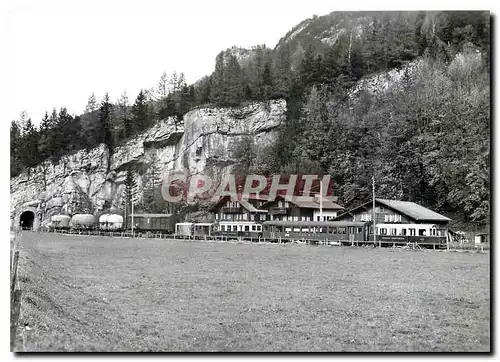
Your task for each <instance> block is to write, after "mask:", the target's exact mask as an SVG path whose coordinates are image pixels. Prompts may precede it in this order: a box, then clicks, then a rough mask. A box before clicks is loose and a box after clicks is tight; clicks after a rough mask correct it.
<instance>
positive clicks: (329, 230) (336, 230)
mask: <svg viewBox="0 0 500 362" xmlns="http://www.w3.org/2000/svg"><path fill="white" fill-rule="evenodd" d="M271 231H272V232H283V231H284V232H292V231H293V232H294V233H312V234H325V233H326V234H346V233H349V234H354V233H357V234H361V233H362V232H363V228H362V227H352V226H350V227H331V226H313V227H302V228H299V227H294V228H291V227H283V226H271Z"/></svg>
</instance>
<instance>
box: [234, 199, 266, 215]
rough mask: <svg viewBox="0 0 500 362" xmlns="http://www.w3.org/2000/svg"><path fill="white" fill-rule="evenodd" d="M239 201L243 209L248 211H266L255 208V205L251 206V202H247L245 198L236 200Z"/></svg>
mask: <svg viewBox="0 0 500 362" xmlns="http://www.w3.org/2000/svg"><path fill="white" fill-rule="evenodd" d="M238 202H239V203H240V205H241V206H243V207H244V208H245V209H247V210H248V211H250V212H262V213H267V210H260V209H257V208H256V207H255V206H253V205H252V204H251V203H249V202H248V201H246V200H243V199H242V200H239V201H238Z"/></svg>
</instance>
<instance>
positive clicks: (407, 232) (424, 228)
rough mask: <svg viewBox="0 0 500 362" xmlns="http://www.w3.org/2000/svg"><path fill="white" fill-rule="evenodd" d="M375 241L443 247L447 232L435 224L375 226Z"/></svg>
mask: <svg viewBox="0 0 500 362" xmlns="http://www.w3.org/2000/svg"><path fill="white" fill-rule="evenodd" d="M376 234H377V241H380V242H381V243H382V244H389V245H407V244H411V243H414V244H418V245H420V246H433V247H435V246H438V247H445V246H446V242H447V236H448V231H447V229H446V228H443V227H440V226H439V225H436V224H390V223H386V224H377V225H376Z"/></svg>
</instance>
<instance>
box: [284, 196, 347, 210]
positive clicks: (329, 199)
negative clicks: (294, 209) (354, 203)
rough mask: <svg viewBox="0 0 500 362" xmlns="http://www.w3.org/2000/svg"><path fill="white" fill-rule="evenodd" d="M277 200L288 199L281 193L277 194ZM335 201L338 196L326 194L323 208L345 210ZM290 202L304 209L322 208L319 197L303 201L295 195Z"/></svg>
mask: <svg viewBox="0 0 500 362" xmlns="http://www.w3.org/2000/svg"><path fill="white" fill-rule="evenodd" d="M276 200H286V199H285V198H284V197H283V196H281V195H276ZM335 201H337V196H326V197H324V198H323V205H322V206H323V210H344V207H343V206H340V205H339V204H337V203H336V202H335ZM289 202H290V203H292V204H294V205H297V206H298V207H300V208H304V209H317V210H319V208H320V203H319V199H318V198H317V197H313V199H312V200H309V201H302V200H300V199H298V197H294V198H293V199H292V200H289Z"/></svg>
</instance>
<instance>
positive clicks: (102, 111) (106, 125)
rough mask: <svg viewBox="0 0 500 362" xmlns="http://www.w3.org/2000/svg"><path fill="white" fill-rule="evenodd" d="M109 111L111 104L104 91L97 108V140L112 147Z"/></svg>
mask: <svg viewBox="0 0 500 362" xmlns="http://www.w3.org/2000/svg"><path fill="white" fill-rule="evenodd" d="M111 111H112V105H111V103H110V101H109V95H108V93H106V94H105V95H104V98H103V100H102V101H101V107H100V108H99V126H100V127H99V128H100V132H99V134H100V137H99V142H102V143H104V144H105V145H107V146H108V147H110V149H112V148H113V136H112V134H111Z"/></svg>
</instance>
